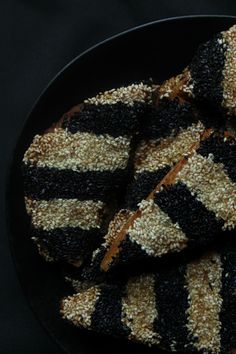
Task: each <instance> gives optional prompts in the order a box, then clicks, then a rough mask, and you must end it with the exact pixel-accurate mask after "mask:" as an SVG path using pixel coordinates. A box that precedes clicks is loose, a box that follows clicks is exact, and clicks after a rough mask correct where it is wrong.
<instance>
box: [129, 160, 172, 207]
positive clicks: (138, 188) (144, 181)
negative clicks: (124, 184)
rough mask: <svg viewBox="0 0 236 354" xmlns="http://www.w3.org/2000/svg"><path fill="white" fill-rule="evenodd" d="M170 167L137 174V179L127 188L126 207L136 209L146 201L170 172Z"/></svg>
mask: <svg viewBox="0 0 236 354" xmlns="http://www.w3.org/2000/svg"><path fill="white" fill-rule="evenodd" d="M170 168H171V167H170V166H165V167H163V168H160V169H158V170H157V171H153V172H150V171H143V172H140V173H136V175H135V178H134V179H133V181H132V182H131V183H130V185H129V186H128V188H127V193H126V201H125V207H127V208H130V209H132V210H133V209H136V208H137V204H138V203H139V202H141V200H142V199H145V198H146V197H147V196H148V195H149V193H151V191H152V190H153V189H154V188H155V187H156V185H157V184H158V183H159V182H160V181H161V180H162V179H163V178H164V177H165V175H166V174H167V173H168V172H169V171H170Z"/></svg>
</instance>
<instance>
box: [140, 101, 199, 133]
mask: <svg viewBox="0 0 236 354" xmlns="http://www.w3.org/2000/svg"><path fill="white" fill-rule="evenodd" d="M194 122H195V123H196V122H197V119H196V115H195V114H194V111H193V106H192V105H191V104H190V103H188V102H186V103H184V104H180V103H179V101H178V99H175V100H170V99H168V98H163V99H162V100H160V102H159V103H158V106H157V107H150V108H149V110H148V113H147V115H146V120H145V125H144V126H143V129H142V136H143V138H145V139H160V138H166V137H168V136H175V135H177V134H178V132H179V131H180V129H181V128H182V129H186V128H188V127H189V126H191V125H192V123H194Z"/></svg>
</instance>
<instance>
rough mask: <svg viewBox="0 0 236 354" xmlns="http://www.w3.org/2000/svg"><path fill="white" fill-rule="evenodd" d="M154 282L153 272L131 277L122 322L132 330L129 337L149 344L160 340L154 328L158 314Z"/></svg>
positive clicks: (123, 306)
mask: <svg viewBox="0 0 236 354" xmlns="http://www.w3.org/2000/svg"><path fill="white" fill-rule="evenodd" d="M154 284H155V278H154V276H153V275H152V274H147V275H141V276H137V277H133V278H130V279H129V280H128V282H127V285H126V295H125V296H124V297H123V299H122V322H123V323H124V324H125V326H126V327H128V328H130V330H131V333H130V335H129V339H131V340H135V341H141V342H142V343H144V344H148V345H154V344H155V345H156V344H159V342H160V338H159V335H158V334H157V333H155V331H154V328H153V324H154V321H155V319H156V318H157V316H158V313H157V309H156V296H155V289H154ZM147 289H148V291H147Z"/></svg>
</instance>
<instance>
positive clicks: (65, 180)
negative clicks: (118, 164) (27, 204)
mask: <svg viewBox="0 0 236 354" xmlns="http://www.w3.org/2000/svg"><path fill="white" fill-rule="evenodd" d="M126 172H127V171H126V170H121V169H117V170H115V171H114V172H111V171H87V172H78V171H72V170H68V169H67V170H58V169H56V168H48V167H35V166H28V165H23V166H22V174H23V177H24V191H25V195H26V196H28V197H30V198H32V199H44V200H49V199H51V198H53V199H54V198H63V199H80V200H88V199H92V200H101V201H107V200H109V199H110V198H111V197H112V195H114V193H115V192H116V191H117V190H119V187H120V185H121V183H122V182H123V180H124V178H125V175H126Z"/></svg>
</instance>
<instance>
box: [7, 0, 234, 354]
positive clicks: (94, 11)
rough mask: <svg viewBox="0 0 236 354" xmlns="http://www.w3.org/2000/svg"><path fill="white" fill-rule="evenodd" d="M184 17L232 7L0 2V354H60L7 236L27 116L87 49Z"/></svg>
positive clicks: (132, 1) (113, 0)
mask: <svg viewBox="0 0 236 354" xmlns="http://www.w3.org/2000/svg"><path fill="white" fill-rule="evenodd" d="M189 14H224V15H236V3H235V0H231V1H229V0H224V1H222V0H197V1H195V2H193V1H186V0H180V1H177V0H176V1H175V0H172V1H171V0H163V1H158V0H141V1H140V0H123V1H122V0H93V1H92V0H2V1H1V4H0V27H1V31H0V38H1V54H0V68H1V69H0V77H1V81H0V82H1V85H0V87H1V95H0V102H1V122H2V123H1V129H0V132H1V143H2V146H1V150H0V151H1V154H0V157H1V184H0V191H1V197H2V198H1V206H0V212H1V219H0V222H1V230H2V232H1V236H0V277H1V287H0V308H1V311H0V354H6V353H7V354H15V353H16V354H20V353H22V354H42V353H45V354H47V353H50V354H59V353H61V350H60V349H58V348H57V347H56V345H55V344H54V343H53V342H51V340H50V338H48V336H47V334H45V332H44V330H43V329H42V328H41V326H40V324H39V323H38V322H37V320H36V319H35V318H34V316H33V314H32V313H31V310H30V309H29V307H28V305H27V301H26V300H25V298H24V295H23V292H22V289H21V287H20V284H19V282H18V279H17V275H16V272H15V269H14V264H13V261H12V258H11V254H10V250H9V245H8V239H7V235H6V225H5V206H4V194H5V183H6V178H7V168H8V166H9V164H10V157H11V154H12V150H13V148H14V144H15V142H16V140H17V136H18V135H19V133H20V130H21V128H22V125H23V121H24V120H25V117H26V115H27V112H28V111H29V110H30V108H31V107H32V105H33V103H34V101H35V99H36V98H37V96H38V95H39V94H40V92H41V91H42V90H43V88H44V87H45V85H47V83H48V82H49V80H50V79H51V78H52V77H53V76H54V75H55V74H56V73H57V72H58V71H59V70H60V69H61V68H62V67H63V66H64V65H65V64H66V63H68V62H69V61H70V60H71V59H72V58H74V57H75V56H76V55H78V54H79V53H81V52H82V51H84V50H85V49H87V48H89V47H90V46H91V45H93V44H95V43H97V42H99V41H101V40H103V39H105V38H107V37H109V36H111V35H113V34H116V33H118V32H121V31H123V30H125V29H128V28H131V27H133V26H137V25H139V24H142V23H145V22H149V21H153V20H157V19H160V18H166V17H173V16H179V15H189ZM173 36H174V34H173ZM173 38H174V37H173ZM175 40H178V39H175ZM179 40H181V39H179ZM78 80H79V78H78ZM2 108H3V109H2ZM36 276H37V275H36Z"/></svg>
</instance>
